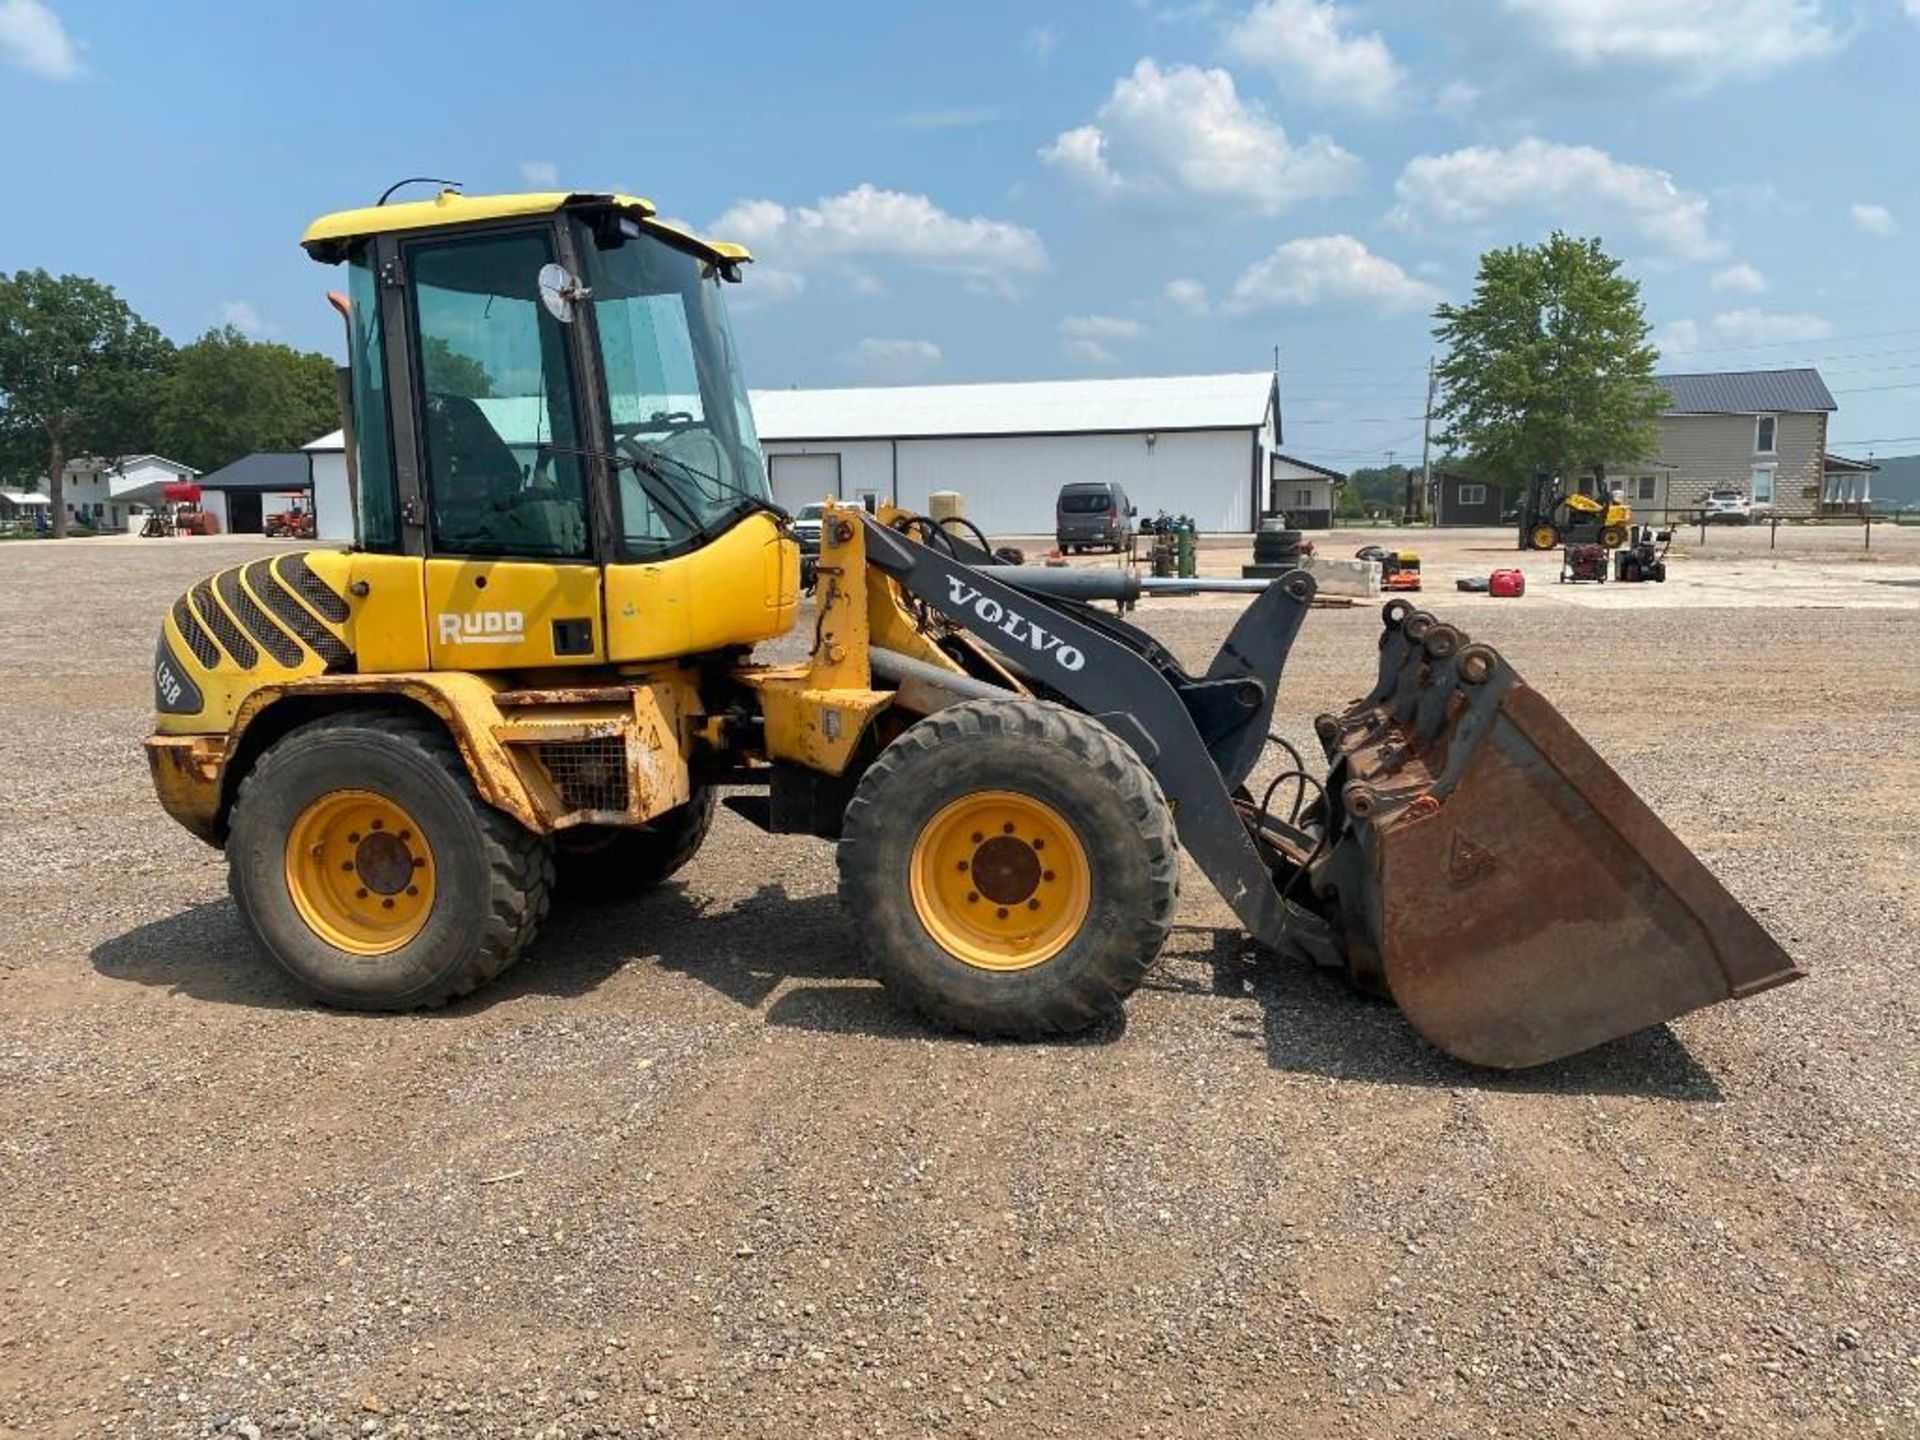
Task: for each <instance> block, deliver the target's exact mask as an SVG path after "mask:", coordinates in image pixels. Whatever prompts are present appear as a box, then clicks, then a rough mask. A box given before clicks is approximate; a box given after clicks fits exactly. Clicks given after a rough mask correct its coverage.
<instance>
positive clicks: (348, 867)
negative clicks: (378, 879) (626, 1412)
mask: <svg viewBox="0 0 1920 1440" xmlns="http://www.w3.org/2000/svg"><path fill="white" fill-rule="evenodd" d="M340 868H341V869H342V870H345V871H346V872H347V873H348V874H352V873H353V862H352V861H351V860H342V861H341V862H340Z"/></svg>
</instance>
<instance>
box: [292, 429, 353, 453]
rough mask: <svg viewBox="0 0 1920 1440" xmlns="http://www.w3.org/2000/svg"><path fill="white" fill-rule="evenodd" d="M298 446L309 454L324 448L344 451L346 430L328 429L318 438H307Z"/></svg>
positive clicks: (324, 449)
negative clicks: (304, 442) (307, 439)
mask: <svg viewBox="0 0 1920 1440" xmlns="http://www.w3.org/2000/svg"><path fill="white" fill-rule="evenodd" d="M300 448H301V449H302V450H305V451H307V452H308V453H309V454H312V453H315V452H318V451H326V450H340V451H344V450H345V449H346V448H347V432H346V431H344V430H329V431H328V432H327V433H326V434H324V435H322V436H321V437H320V438H319V439H318V440H309V441H308V442H307V443H306V444H304V445H302V446H301V447H300Z"/></svg>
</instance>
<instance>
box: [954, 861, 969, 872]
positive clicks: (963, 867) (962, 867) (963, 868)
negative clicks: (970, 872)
mask: <svg viewBox="0 0 1920 1440" xmlns="http://www.w3.org/2000/svg"><path fill="white" fill-rule="evenodd" d="M955 868H957V869H958V870H960V871H961V872H962V873H964V872H965V871H966V868H967V862H966V861H964V860H962V861H961V862H960V864H959V865H958V866H957V867H955Z"/></svg>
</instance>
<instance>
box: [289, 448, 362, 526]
mask: <svg viewBox="0 0 1920 1440" xmlns="http://www.w3.org/2000/svg"><path fill="white" fill-rule="evenodd" d="M300 448H301V450H302V451H303V452H305V454H306V457H307V472H308V474H309V475H311V476H312V478H313V528H314V537H315V538H316V539H319V540H352V539H353V492H352V491H351V490H350V489H349V488H348V487H347V440H346V432H345V431H341V430H330V431H328V432H327V433H326V434H325V435H322V436H321V437H320V438H319V439H318V440H313V441H309V442H308V443H307V444H305V445H302V446H301V447H300Z"/></svg>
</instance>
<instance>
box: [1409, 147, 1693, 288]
mask: <svg viewBox="0 0 1920 1440" xmlns="http://www.w3.org/2000/svg"><path fill="white" fill-rule="evenodd" d="M1393 193H1394V197H1395V199H1396V201H1397V203H1396V205H1395V206H1394V209H1393V213H1392V215H1391V216H1390V217H1389V218H1390V219H1391V220H1392V221H1393V222H1394V223H1395V224H1397V225H1401V226H1404V227H1408V228H1418V227H1421V226H1433V227H1437V228H1448V227H1458V226H1465V225H1477V224H1479V223H1481V222H1482V221H1485V220H1488V219H1490V218H1491V217H1493V216H1495V215H1499V214H1503V213H1506V212H1526V213H1532V214H1537V215H1541V216H1543V217H1545V218H1546V219H1548V220H1550V221H1551V222H1552V223H1554V224H1557V225H1568V226H1581V227H1596V228H1597V227H1608V226H1611V225H1613V224H1615V223H1618V224H1622V225H1625V226H1627V227H1629V228H1630V229H1632V230H1633V231H1634V232H1635V233H1636V234H1638V235H1639V236H1640V238H1641V240H1642V241H1644V242H1645V243H1646V244H1648V245H1651V246H1653V247H1655V248H1657V249H1660V250H1663V251H1665V252H1666V253H1668V254H1669V255H1672V256H1674V257H1675V258H1678V259H1682V260H1708V259H1712V258H1713V257H1714V256H1716V255H1719V254H1721V253H1722V252H1723V251H1724V250H1725V249H1726V246H1725V245H1723V244H1722V243H1721V242H1719V241H1718V240H1716V239H1714V237H1713V235H1712V234H1711V232H1710V231H1709V229H1708V223H1707V222H1708V218H1709V214H1708V211H1709V207H1708V202H1707V200H1706V197H1705V196H1702V195H1695V194H1692V193H1690V192H1689V191H1685V190H1682V189H1681V188H1680V187H1679V186H1677V185H1675V184H1674V183H1673V177H1672V176H1671V175H1669V174H1667V173H1666V171H1664V170H1653V169H1649V168H1648V167H1646V166H1644V165H1630V164H1627V163H1626V162H1624V161H1620V160H1616V159H1614V158H1613V157H1612V156H1611V155H1609V154H1607V153H1606V151H1604V150H1596V149H1594V148H1593V147H1592V146H1590V145H1556V144H1554V143H1552V142H1550V141H1546V140H1540V139H1535V138H1533V137H1531V136H1529V137H1528V138H1527V139H1525V140H1522V141H1520V142H1519V143H1518V144H1516V145H1513V146H1510V147H1509V148H1507V149H1504V150H1502V149H1496V148H1493V147H1490V146H1482V145H1474V146H1469V147H1468V148H1466V149H1464V150H1453V151H1450V152H1448V153H1447V154H1444V155H1419V156H1416V157H1414V159H1412V160H1410V161H1409V162H1408V163H1407V167H1406V169H1404V170H1402V171H1401V172H1400V178H1399V179H1398V180H1396V181H1395V182H1394V186H1393Z"/></svg>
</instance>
